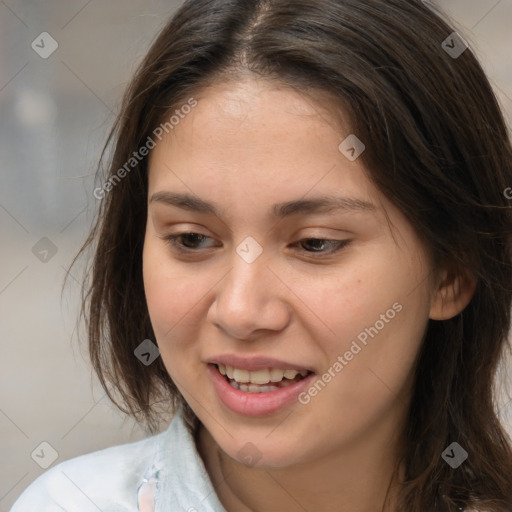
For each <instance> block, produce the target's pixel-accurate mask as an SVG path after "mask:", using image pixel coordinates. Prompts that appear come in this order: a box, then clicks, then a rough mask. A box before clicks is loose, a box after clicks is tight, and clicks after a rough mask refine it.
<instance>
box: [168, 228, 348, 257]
mask: <svg viewBox="0 0 512 512" xmlns="http://www.w3.org/2000/svg"><path fill="white" fill-rule="evenodd" d="M163 238H164V240H165V241H166V242H167V243H168V244H169V245H170V246H171V249H174V250H176V251H178V252H181V253H188V254H191V253H198V252H199V251H200V250H201V248H200V247H198V244H201V242H204V241H205V240H207V239H211V237H209V236H207V235H204V234H202V233H195V232H186V233H176V234H173V235H167V236H165V237H163ZM311 242H313V243H312V244H311ZM350 242H351V240H328V239H324V238H303V239H302V240H299V241H298V242H296V243H295V244H293V245H295V246H298V245H300V246H302V247H304V246H308V245H309V246H310V247H311V246H313V250H308V249H302V252H304V253H307V254H315V255H318V257H322V256H329V255H331V254H334V253H335V252H337V251H340V250H341V249H343V248H344V247H346V246H348V245H349V244H350ZM325 246H328V247H330V249H328V250H322V247H325Z"/></svg>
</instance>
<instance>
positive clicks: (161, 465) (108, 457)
mask: <svg viewBox="0 0 512 512" xmlns="http://www.w3.org/2000/svg"><path fill="white" fill-rule="evenodd" d="M62 511H65V512H99V511H101V512H181V511H183V512H226V510H225V509H224V507H223V506H222V505H221V503H220V502H219V500H218V498H217V495H216V493H215V490H214V488H213V485H212V483H211V481H210V478H209V476H208V473H207V472H206V469H205V467H204V464H203V461H202V459H201V458H200V456H199V454H198V453H197V450H196V447H195V443H194V439H193V438H192V436H191V435H190V433H189V431H188V430H187V428H186V425H185V423H184V421H183V416H182V412H181V411H179V412H178V413H176V415H175V416H174V418H173V420H172V421H171V423H170V425H169V427H168V429H167V430H166V431H165V432H162V433H161V434H158V435H155V436H152V437H149V438H147V439H144V440H142V441H137V442H135V443H129V444H124V445H119V446H113V447H110V448H106V449H104V450H99V451H96V452H93V453H90V454H87V455H82V456H80V457H76V458H73V459H70V460H67V461H65V462H62V463H60V464H58V465H57V466H55V467H53V468H51V469H49V470H47V471H46V472H45V473H43V474H42V475H41V476H40V477H38V478H37V479H36V480H35V481H34V482H32V483H31V484H30V485H29V486H28V487H27V488H26V489H25V491H24V492H23V493H22V494H21V496H20V497H19V498H18V500H17V501H16V503H15V504H14V505H13V507H12V508H11V512H62Z"/></svg>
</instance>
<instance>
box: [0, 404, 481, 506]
mask: <svg viewBox="0 0 512 512" xmlns="http://www.w3.org/2000/svg"><path fill="white" fill-rule="evenodd" d="M10 512H227V511H226V509H225V508H224V507H223V506H222V504H221V503H220V501H219V499H218V497H217V494H216V493H215V489H214V488H213V485H212V482H211V480H210V477H209V475H208V473H207V472H206V469H205V466H204V463H203V461H202V459H201V457H200V456H199V453H198V452H197V450H196V446H195V442H194V439H193V437H192V435H191V434H190V432H189V431H188V429H187V427H186V425H185V422H184V421H183V415H182V411H181V409H180V410H179V411H178V412H177V413H176V415H175V416H174V418H173V420H172V421H171V423H170V425H169V427H168V429H167V430H166V431H165V432H162V433H161V434H158V435H156V436H152V437H149V438H147V439H143V440H142V441H137V442H135V443H129V444H124V445H119V446H113V447H110V448H106V449H104V450H100V451H97V452H93V453H89V454H87V455H82V456H80V457H76V458H74V459H70V460H67V461H65V462H62V463H60V464H58V465H57V466H55V467H53V468H52V469H49V470H48V471H46V472H45V473H43V474H42V475H41V476H40V477H39V478H37V479H36V480H35V481H34V482H32V484H30V485H29V486H28V487H27V489H25V491H24V492H23V494H22V495H21V496H20V497H19V498H18V500H17V501H16V503H15V504H14V505H13V507H12V508H11V511H10ZM467 512H472V511H469V510H468V511H467ZM475 512H476V511H475Z"/></svg>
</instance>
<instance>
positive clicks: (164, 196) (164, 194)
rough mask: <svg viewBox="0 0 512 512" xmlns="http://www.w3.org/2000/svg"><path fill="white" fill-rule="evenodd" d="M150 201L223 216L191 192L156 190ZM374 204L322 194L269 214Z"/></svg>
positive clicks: (277, 206) (279, 205)
mask: <svg viewBox="0 0 512 512" xmlns="http://www.w3.org/2000/svg"><path fill="white" fill-rule="evenodd" d="M150 202H151V203H153V202H160V203H164V204H167V205H170V206H176V207H177V208H181V209H183V210H189V211H193V212H197V213H205V214H209V215H215V216H216V217H219V218H221V214H220V212H219V209H218V208H217V207H216V206H215V205H214V204H212V203H209V202H208V201H205V200H204V199H201V198H199V197H196V196H193V195H191V194H183V193H178V192H169V191H160V192H155V193H154V194H153V195H152V196H151V199H150ZM376 209H377V208H376V207H375V205H374V204H372V203H369V202H368V201H363V200H361V199H356V198H352V197H336V196H320V197H313V198H311V199H297V200H292V201H286V202H283V203H276V204H274V205H272V206H271V207H270V209H269V216H270V217H275V218H285V217H290V216H292V215H299V214H303V215H307V214H313V213H328V212H331V211H334V210H341V211H349V212H350V211H351V212H358V211H359V212H375V211H376Z"/></svg>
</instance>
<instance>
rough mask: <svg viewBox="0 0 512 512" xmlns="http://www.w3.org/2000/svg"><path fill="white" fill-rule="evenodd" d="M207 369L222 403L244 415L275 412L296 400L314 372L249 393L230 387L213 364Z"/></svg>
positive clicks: (262, 414) (261, 414)
mask: <svg viewBox="0 0 512 512" xmlns="http://www.w3.org/2000/svg"><path fill="white" fill-rule="evenodd" d="M208 371H209V372H210V376H211V378H212V381H213V385H214V387H215V389H216V390H217V393H218V395H219V398H220V399H221V401H222V403H223V404H224V405H225V406H226V407H228V408H229V409H230V410H231V411H233V412H236V413H237V414H243V415H244V416H264V415H268V414H272V413H275V412H277V411H279V410H281V409H283V408H284V407H286V406H287V405H289V404H291V403H292V402H294V401H296V402H297V401H298V400H297V396H298V395H299V394H300V392H301V391H303V390H304V389H305V388H307V387H308V386H309V385H310V382H311V380H312V379H313V377H314V374H313V373H312V374H310V375H308V376H307V377H304V378H303V379H301V380H299V381H297V382H294V383H293V384H290V385H289V386H286V387H283V388H279V389H277V390H275V391H268V392H265V393H249V392H247V391H240V390H239V389H235V388H234V387H232V386H231V385H230V384H229V383H228V381H227V380H226V377H225V376H224V375H221V374H220V372H219V370H218V369H217V367H216V366H215V365H214V364H208Z"/></svg>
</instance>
